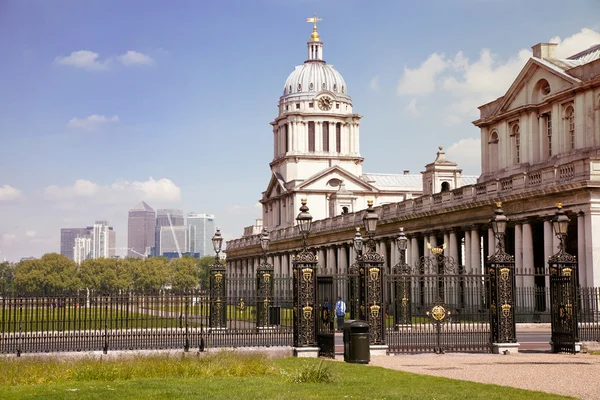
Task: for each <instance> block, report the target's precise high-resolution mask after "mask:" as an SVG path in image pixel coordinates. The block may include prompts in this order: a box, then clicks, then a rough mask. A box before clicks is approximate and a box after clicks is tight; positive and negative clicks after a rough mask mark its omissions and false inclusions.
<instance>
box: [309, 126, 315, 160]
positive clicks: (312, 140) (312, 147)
mask: <svg viewBox="0 0 600 400" xmlns="http://www.w3.org/2000/svg"><path fill="white" fill-rule="evenodd" d="M308 151H309V152H311V153H314V151H315V123H314V122H313V121H310V122H309V123H308Z"/></svg>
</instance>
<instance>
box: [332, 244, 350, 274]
mask: <svg viewBox="0 0 600 400" xmlns="http://www.w3.org/2000/svg"><path fill="white" fill-rule="evenodd" d="M337 255H338V257H337V260H338V261H337V264H336V265H335V267H334V268H335V269H334V271H335V273H336V274H347V273H348V267H349V264H351V263H352V262H348V256H347V255H346V248H345V247H344V246H338V247H337Z"/></svg>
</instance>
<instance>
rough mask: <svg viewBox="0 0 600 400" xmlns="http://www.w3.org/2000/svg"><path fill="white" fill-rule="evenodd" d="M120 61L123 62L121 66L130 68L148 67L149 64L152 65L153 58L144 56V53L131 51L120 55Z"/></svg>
mask: <svg viewBox="0 0 600 400" xmlns="http://www.w3.org/2000/svg"><path fill="white" fill-rule="evenodd" d="M117 58H118V60H119V61H120V62H121V64H123V65H125V66H127V67H129V66H132V65H147V64H152V61H153V60H152V58H150V57H149V56H147V55H145V54H142V53H138V52H137V51H134V50H129V51H128V52H127V53H125V54H123V55H120V56H119V57H117Z"/></svg>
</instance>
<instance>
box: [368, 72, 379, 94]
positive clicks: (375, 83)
mask: <svg viewBox="0 0 600 400" xmlns="http://www.w3.org/2000/svg"><path fill="white" fill-rule="evenodd" d="M369 89H371V90H373V91H376V92H377V91H379V76H378V75H375V76H374V77H372V78H371V80H370V81H369Z"/></svg>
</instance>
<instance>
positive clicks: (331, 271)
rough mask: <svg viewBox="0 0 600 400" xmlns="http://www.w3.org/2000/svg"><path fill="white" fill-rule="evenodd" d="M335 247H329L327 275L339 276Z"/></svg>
mask: <svg viewBox="0 0 600 400" xmlns="http://www.w3.org/2000/svg"><path fill="white" fill-rule="evenodd" d="M335 252H336V249H335V246H329V247H328V248H327V274H328V275H335V274H337V271H336V269H337V268H336V265H335Z"/></svg>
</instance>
